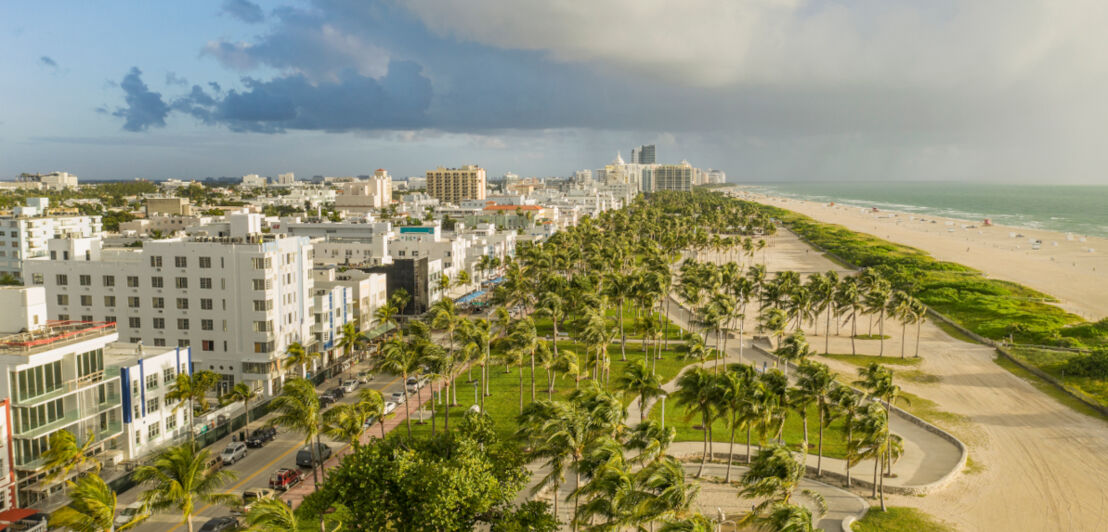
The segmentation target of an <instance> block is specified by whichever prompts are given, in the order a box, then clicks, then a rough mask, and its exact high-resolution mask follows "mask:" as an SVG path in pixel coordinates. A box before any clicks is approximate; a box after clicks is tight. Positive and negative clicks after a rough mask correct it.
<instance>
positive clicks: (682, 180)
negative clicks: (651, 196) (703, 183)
mask: <svg viewBox="0 0 1108 532" xmlns="http://www.w3.org/2000/svg"><path fill="white" fill-rule="evenodd" d="M651 177H652V181H653V186H652V187H651V190H652V191H658V190H684V191H689V190H692V185H693V167H692V165H690V164H689V163H688V162H687V161H682V162H681V164H660V165H658V166H655V167H654V169H653V171H652V172H651Z"/></svg>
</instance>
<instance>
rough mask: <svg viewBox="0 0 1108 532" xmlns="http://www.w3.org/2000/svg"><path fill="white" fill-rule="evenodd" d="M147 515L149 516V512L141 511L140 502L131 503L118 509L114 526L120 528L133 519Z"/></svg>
mask: <svg viewBox="0 0 1108 532" xmlns="http://www.w3.org/2000/svg"><path fill="white" fill-rule="evenodd" d="M148 515H150V512H148V511H146V512H144V511H143V509H142V503H141V502H133V503H131V504H128V505H127V506H124V507H123V508H120V510H119V513H118V514H116V516H115V526H116V527H121V526H123V525H125V524H127V523H129V522H131V520H132V519H135V518H136V517H140V516H148Z"/></svg>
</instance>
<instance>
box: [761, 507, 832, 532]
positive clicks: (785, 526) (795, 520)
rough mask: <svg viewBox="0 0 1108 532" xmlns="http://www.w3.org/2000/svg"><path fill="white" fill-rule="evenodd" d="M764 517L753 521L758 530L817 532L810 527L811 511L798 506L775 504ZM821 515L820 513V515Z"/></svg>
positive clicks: (817, 530) (814, 528)
mask: <svg viewBox="0 0 1108 532" xmlns="http://www.w3.org/2000/svg"><path fill="white" fill-rule="evenodd" d="M768 510H769V511H768V512H767V513H766V515H763V516H759V517H757V518H756V519H754V525H755V526H756V527H757V529H758V530H765V531H768V532H819V531H820V530H822V529H820V528H816V527H814V526H812V511H811V510H809V509H807V508H805V507H803V506H800V505H799V504H782V503H776V504H773V505H771V506H770V507H769V509H768ZM820 515H822V512H821V513H820Z"/></svg>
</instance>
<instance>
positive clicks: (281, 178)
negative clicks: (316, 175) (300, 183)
mask: <svg viewBox="0 0 1108 532" xmlns="http://www.w3.org/2000/svg"><path fill="white" fill-rule="evenodd" d="M293 183H296V174H293V173H292V172H289V173H287V174H277V184H278V185H291V184H293Z"/></svg>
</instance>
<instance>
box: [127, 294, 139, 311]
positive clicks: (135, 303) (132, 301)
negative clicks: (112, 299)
mask: <svg viewBox="0 0 1108 532" xmlns="http://www.w3.org/2000/svg"><path fill="white" fill-rule="evenodd" d="M127 306H128V307H130V308H139V306H140V305H139V298H138V296H128V297H127Z"/></svg>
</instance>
